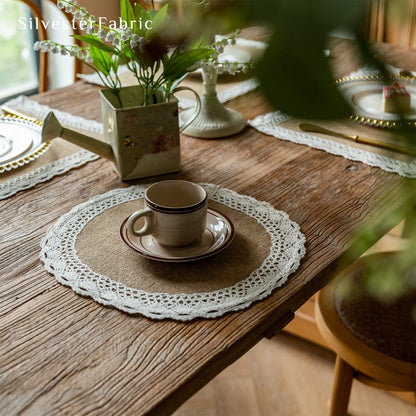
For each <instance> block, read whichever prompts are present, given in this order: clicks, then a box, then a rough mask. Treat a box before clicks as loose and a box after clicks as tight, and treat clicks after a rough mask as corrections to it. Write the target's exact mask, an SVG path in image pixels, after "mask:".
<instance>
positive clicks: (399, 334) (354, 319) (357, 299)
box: [334, 264, 416, 364]
mask: <svg viewBox="0 0 416 416" xmlns="http://www.w3.org/2000/svg"><path fill="white" fill-rule="evenodd" d="M360 266H361V267H357V268H356V270H354V273H357V274H359V275H361V276H362V273H364V270H363V265H362V264H361V265H360ZM334 305H335V309H336V312H337V314H338V316H339V317H340V319H341V321H342V323H343V324H344V325H345V327H346V328H347V329H348V330H349V331H350V332H351V333H352V334H353V335H355V336H356V337H357V338H358V339H360V340H361V341H362V342H364V343H365V344H367V345H368V346H369V347H371V348H374V349H375V350H377V351H380V352H381V353H383V354H386V355H388V356H390V357H393V358H397V359H398V360H402V361H407V362H409V363H413V364H415V363H416V315H415V312H416V310H415V308H416V289H415V290H413V291H411V292H410V293H406V294H405V295H404V296H400V297H399V298H397V299H394V300H392V301H388V300H386V301H380V300H377V299H375V298H374V297H370V296H368V295H364V294H361V295H360V294H359V293H351V294H349V295H348V296H345V295H344V294H343V293H342V288H340V287H339V286H338V287H336V288H335V293H334Z"/></svg>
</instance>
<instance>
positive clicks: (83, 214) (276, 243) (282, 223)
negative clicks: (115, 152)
mask: <svg viewBox="0 0 416 416" xmlns="http://www.w3.org/2000/svg"><path fill="white" fill-rule="evenodd" d="M202 186H204V187H205V188H206V190H207V192H208V195H209V197H210V198H211V199H212V200H214V201H216V202H219V203H221V204H224V205H227V206H229V207H231V208H233V209H235V210H239V211H241V212H244V213H245V214H247V215H249V216H250V217H252V218H255V219H256V220H257V221H258V222H259V223H260V224H261V225H262V226H263V227H264V228H265V229H266V231H267V232H268V233H269V234H270V237H271V250H270V254H269V256H268V257H267V258H266V259H265V260H264V262H263V264H262V265H261V266H260V267H259V268H258V269H257V270H255V271H254V272H252V273H251V274H250V275H249V276H248V277H247V278H246V279H244V280H242V281H240V282H238V283H237V284H235V285H233V286H230V287H228V288H224V289H220V290H215V291H212V292H206V293H195V294H186V293H178V294H168V293H149V292H145V291H143V290H140V289H139V288H131V287H128V286H125V285H124V284H122V283H119V282H116V281H113V280H111V279H110V278H109V277H107V276H104V275H102V274H99V273H97V272H95V271H94V270H92V269H91V268H90V267H89V266H88V265H86V264H83V263H82V262H81V260H80V259H79V257H78V255H77V253H76V251H75V242H76V239H77V236H78V235H79V234H80V233H81V231H82V230H83V228H84V227H85V226H86V224H87V223H88V222H89V221H91V220H92V219H93V218H95V217H96V216H98V215H99V214H100V213H102V212H103V211H105V210H107V209H110V208H112V207H114V206H116V205H118V204H121V203H123V202H127V201H132V200H136V199H139V198H142V197H143V196H144V192H145V190H146V188H147V186H146V185H137V186H132V187H128V188H122V189H115V190H112V191H110V192H107V193H105V194H102V195H98V196H96V197H94V198H92V199H90V200H89V201H87V202H85V203H83V204H80V205H78V206H77V207H75V208H73V209H72V210H71V211H70V212H68V213H67V214H65V215H63V216H62V217H60V218H59V220H58V221H57V222H56V223H55V224H54V225H53V226H52V227H51V228H50V229H49V230H48V232H47V234H46V236H45V238H44V239H43V240H42V242H41V253H40V259H41V260H42V262H43V263H44V264H45V268H46V270H47V271H48V272H49V273H51V274H53V275H54V276H55V278H56V279H57V281H58V282H60V283H61V284H64V285H67V286H70V287H71V288H72V289H73V290H74V291H75V292H76V293H78V294H81V295H85V296H90V297H91V298H93V299H94V300H95V301H97V302H99V303H101V304H104V305H112V306H114V307H116V308H118V309H121V310H122V311H124V312H127V313H140V314H142V315H144V316H147V317H149V318H154V319H163V318H171V319H176V320H180V321H187V320H191V319H194V318H201V317H202V318H214V317H218V316H221V315H223V314H225V313H227V312H230V311H237V310H241V309H243V308H246V307H248V306H249V305H250V304H251V303H252V302H254V301H257V300H260V299H263V298H265V297H266V296H268V295H270V293H271V292H272V290H273V289H275V288H277V287H279V286H281V285H282V284H284V283H285V282H286V281H287V279H288V277H289V275H290V274H291V273H293V272H294V271H295V270H296V269H297V268H298V267H299V264H300V260H301V258H302V257H303V256H304V255H305V237H304V235H303V234H302V233H301V231H300V229H299V226H298V224H296V223H295V222H293V221H291V220H290V219H289V217H288V215H287V214H286V213H284V212H282V211H277V210H276V209H274V208H273V207H272V206H271V205H270V204H268V203H267V202H259V201H257V200H255V199H254V198H251V197H248V196H243V195H239V194H237V193H235V192H233V191H231V190H228V189H224V188H220V187H219V186H216V185H212V184H202Z"/></svg>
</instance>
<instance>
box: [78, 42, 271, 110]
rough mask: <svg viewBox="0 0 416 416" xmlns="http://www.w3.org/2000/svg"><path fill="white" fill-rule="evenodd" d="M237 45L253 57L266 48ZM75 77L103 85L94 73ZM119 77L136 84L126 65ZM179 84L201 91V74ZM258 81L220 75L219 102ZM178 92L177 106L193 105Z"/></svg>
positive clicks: (258, 44) (255, 84)
mask: <svg viewBox="0 0 416 416" xmlns="http://www.w3.org/2000/svg"><path fill="white" fill-rule="evenodd" d="M221 38H224V36H218V35H217V36H216V39H217V40H220V39H221ZM236 44H237V46H240V47H242V48H244V49H246V50H247V51H249V52H251V53H252V55H253V56H254V57H256V56H258V55H260V54H261V53H262V51H263V50H264V49H265V48H266V46H267V44H266V43H265V42H260V41H256V40H250V39H244V38H237V39H236ZM77 77H78V78H80V79H83V80H84V81H87V82H89V83H91V84H96V85H100V86H104V84H103V83H102V81H101V79H100V77H99V76H98V75H97V74H96V73H92V74H77ZM119 77H120V80H121V81H122V84H123V86H127V85H135V84H137V80H136V78H134V76H133V75H132V74H131V73H130V71H129V70H128V69H127V67H126V66H124V65H122V66H120V69H119ZM181 85H186V86H188V87H190V88H192V89H194V90H195V91H196V92H197V93H198V94H201V93H202V75H201V74H198V73H196V74H190V75H189V76H188V77H187V78H186V79H185V80H184V81H183V82H182V84H181ZM259 85H260V83H259V81H258V80H257V79H256V78H254V77H247V76H245V75H244V74H238V75H236V76H222V77H219V78H218V81H217V92H218V93H217V96H218V100H219V101H220V102H221V103H225V102H227V101H230V100H232V99H234V98H237V97H239V96H241V95H244V94H247V93H248V92H250V91H253V90H255V89H256V88H257V87H259ZM182 94H183V93H179V94H178V95H177V98H178V100H179V107H180V108H182V109H185V108H189V107H193V106H194V105H195V100H193V99H190V98H187V97H185V96H183V95H182Z"/></svg>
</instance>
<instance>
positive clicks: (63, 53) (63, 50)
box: [61, 46, 68, 56]
mask: <svg viewBox="0 0 416 416" xmlns="http://www.w3.org/2000/svg"><path fill="white" fill-rule="evenodd" d="M61 55H62V56H65V55H68V51H67V50H66V48H65V46H61Z"/></svg>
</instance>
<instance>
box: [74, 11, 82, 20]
mask: <svg viewBox="0 0 416 416" xmlns="http://www.w3.org/2000/svg"><path fill="white" fill-rule="evenodd" d="M74 19H75V20H81V19H82V14H81V12H80V11H79V10H78V11H76V12H75V13H74Z"/></svg>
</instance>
